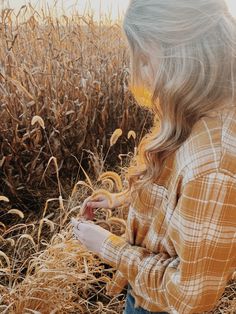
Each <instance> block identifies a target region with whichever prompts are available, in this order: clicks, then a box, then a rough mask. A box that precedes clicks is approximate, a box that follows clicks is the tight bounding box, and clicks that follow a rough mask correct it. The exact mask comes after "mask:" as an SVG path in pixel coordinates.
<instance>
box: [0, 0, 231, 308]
mask: <svg viewBox="0 0 236 314" xmlns="http://www.w3.org/2000/svg"><path fill="white" fill-rule="evenodd" d="M0 18H1V20H0V42H1V45H0V95H1V98H0V206H1V209H0V210H1V211H0V313H14V314H21V313H28V314H29V313H34V314H36V313H37V314H38V313H43V314H47V313H51V314H52V313H114V314H115V313H122V307H123V304H124V298H125V292H126V291H123V292H124V293H121V294H120V295H119V296H116V297H114V298H111V297H108V296H106V294H105V284H106V282H108V281H109V280H110V279H111V277H112V274H113V272H114V269H112V268H110V267H109V266H108V265H106V264H104V263H102V261H101V260H100V259H99V257H98V256H96V255H95V254H92V253H91V252H88V251H87V250H86V249H85V248H84V247H83V246H82V245H80V244H78V242H77V241H75V240H74V239H73V238H72V234H71V226H70V223H69V221H70V218H71V217H72V216H74V217H77V216H78V212H79V208H80V203H81V202H82V201H83V199H84V198H85V197H87V196H88V195H90V194H91V192H94V191H97V190H98V189H105V190H107V191H110V192H120V191H121V190H122V189H123V188H124V181H123V177H122V171H121V170H122V167H123V166H124V165H126V164H127V163H128V161H129V160H130V158H131V157H132V155H133V153H132V152H133V151H135V146H136V143H137V141H138V140H139V139H140V137H141V136H142V135H143V134H144V132H145V130H146V126H148V125H149V124H150V122H151V120H152V118H153V117H151V115H150V114H149V113H148V112H147V111H144V110H143V109H141V108H138V107H137V106H136V104H135V102H134V99H133V98H132V96H131V94H130V92H129V90H128V88H127V84H128V75H129V71H128V62H129V60H128V55H127V47H126V44H125V42H124V39H123V37H122V33H121V29H120V26H119V24H115V23H112V22H111V21H109V20H106V21H104V22H106V25H105V23H104V22H102V23H100V24H99V25H98V24H96V23H95V21H94V20H93V17H92V16H87V17H83V16H79V15H75V16H73V17H72V18H69V17H67V16H63V17H62V18H61V19H58V18H52V16H51V15H50V14H47V13H46V12H45V11H43V10H42V11H40V12H37V11H35V10H34V9H33V8H32V7H30V5H29V6H28V7H23V8H22V9H21V10H20V12H19V13H17V14H16V13H14V12H13V11H11V10H3V11H2V12H1V17H0ZM140 126H141V128H140ZM114 130H115V132H114ZM117 152H119V154H118V153H117ZM108 168H110V169H108ZM113 171H116V173H114V172H113ZM117 173H119V175H118V174H117ZM127 210H128V209H127V208H126V207H120V208H116V209H114V210H109V209H100V210H97V212H95V223H97V224H100V225H101V226H103V227H104V228H107V229H108V230H110V231H112V232H114V233H115V234H117V235H123V234H124V232H125V227H126V218H127ZM235 295H236V283H235V281H234V280H232V281H230V282H229V285H228V287H227V289H226V291H225V293H224V295H223V297H222V298H221V300H220V302H219V304H218V305H217V308H216V309H215V311H213V312H212V313H214V314H219V313H231V314H232V313H235V308H236V303H235Z"/></svg>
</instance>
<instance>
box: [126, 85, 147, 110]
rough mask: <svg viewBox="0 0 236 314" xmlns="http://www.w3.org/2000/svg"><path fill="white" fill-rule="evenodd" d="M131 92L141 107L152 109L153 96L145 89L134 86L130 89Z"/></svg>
mask: <svg viewBox="0 0 236 314" xmlns="http://www.w3.org/2000/svg"><path fill="white" fill-rule="evenodd" d="M130 91H131V92H132V94H133V96H134V97H135V99H136V101H137V102H138V104H139V105H140V106H143V107H146V108H149V109H150V108H151V107H152V94H151V92H149V90H148V89H147V88H145V87H141V86H134V87H130Z"/></svg>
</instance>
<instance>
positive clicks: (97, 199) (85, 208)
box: [80, 192, 116, 220]
mask: <svg viewBox="0 0 236 314" xmlns="http://www.w3.org/2000/svg"><path fill="white" fill-rule="evenodd" d="M115 206H116V199H115V194H112V193H109V192H106V193H104V192H103V193H102V192H100V193H99V192H98V194H97V195H95V196H94V195H91V196H89V197H87V198H86V199H85V200H84V202H83V204H82V206H81V209H80V215H81V216H84V218H85V219H89V220H93V218H94V212H93V209H95V208H110V209H112V208H114V207H115Z"/></svg>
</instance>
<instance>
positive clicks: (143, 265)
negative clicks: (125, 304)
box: [100, 107, 236, 314]
mask: <svg viewBox="0 0 236 314" xmlns="http://www.w3.org/2000/svg"><path fill="white" fill-rule="evenodd" d="M100 255H101V258H102V259H103V260H104V262H106V263H107V264H109V265H110V266H112V267H114V268H115V269H116V273H115V274H114V276H113V281H112V282H109V283H108V284H107V286H106V289H107V295H110V296H112V295H115V294H118V293H120V292H121V291H122V289H123V288H124V286H126V285H127V284H128V283H129V284H130V285H131V287H132V295H133V297H134V298H135V307H137V306H141V307H142V308H144V309H147V310H149V311H153V312H155V311H166V312H168V313H173V314H178V313H179V314H190V313H203V312H207V311H210V310H212V309H213V308H214V306H215V305H216V303H217V301H218V299H219V298H220V297H221V295H222V294H223V292H224V289H225V287H226V285H227V282H228V281H229V280H230V279H231V277H232V274H233V272H234V271H235V269H236V109H234V108H233V107H229V108H226V109H224V110H222V111H220V112H216V113H214V114H213V115H211V116H209V117H204V118H202V119H201V120H199V121H198V122H197V123H196V124H195V126H194V128H193V130H192V133H191V135H190V137H189V138H188V139H187V140H186V141H185V142H184V143H183V145H182V146H181V147H180V148H179V149H178V150H177V151H176V152H175V154H173V155H172V156H171V157H170V158H168V160H167V162H166V165H165V168H164V170H163V172H162V174H161V176H160V178H159V179H158V182H155V183H154V184H150V186H149V187H148V188H147V189H146V190H145V191H144V192H143V193H142V194H141V195H140V194H138V193H136V195H135V197H134V198H133V199H132V201H131V204H130V207H129V214H128V219H127V228H126V233H125V237H119V236H116V235H113V234H112V235H110V236H109V237H108V238H107V239H106V240H105V241H104V243H103V246H102V251H101V253H100Z"/></svg>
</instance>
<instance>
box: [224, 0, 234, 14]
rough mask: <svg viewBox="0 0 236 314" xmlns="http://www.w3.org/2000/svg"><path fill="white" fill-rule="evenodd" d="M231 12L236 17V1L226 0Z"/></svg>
mask: <svg viewBox="0 0 236 314" xmlns="http://www.w3.org/2000/svg"><path fill="white" fill-rule="evenodd" d="M226 2H227V4H228V6H229V10H230V12H231V13H232V15H233V16H235V17H236V1H235V0H226Z"/></svg>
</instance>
